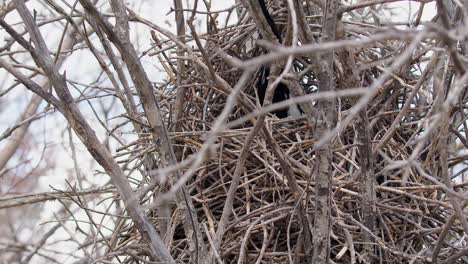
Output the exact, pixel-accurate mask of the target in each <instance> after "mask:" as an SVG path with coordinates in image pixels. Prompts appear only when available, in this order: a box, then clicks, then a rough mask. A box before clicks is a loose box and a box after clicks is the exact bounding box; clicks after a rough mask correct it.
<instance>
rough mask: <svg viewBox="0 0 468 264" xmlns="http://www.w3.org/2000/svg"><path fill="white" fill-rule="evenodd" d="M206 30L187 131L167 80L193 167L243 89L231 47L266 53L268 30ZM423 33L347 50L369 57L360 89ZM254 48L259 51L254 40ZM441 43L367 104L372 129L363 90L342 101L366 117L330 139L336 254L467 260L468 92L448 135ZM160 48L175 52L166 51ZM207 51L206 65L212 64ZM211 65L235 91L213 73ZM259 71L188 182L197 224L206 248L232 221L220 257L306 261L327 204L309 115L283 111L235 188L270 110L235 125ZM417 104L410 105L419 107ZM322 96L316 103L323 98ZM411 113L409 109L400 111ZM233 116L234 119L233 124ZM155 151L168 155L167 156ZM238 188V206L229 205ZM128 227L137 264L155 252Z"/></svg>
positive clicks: (190, 63)
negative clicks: (467, 169)
mask: <svg viewBox="0 0 468 264" xmlns="http://www.w3.org/2000/svg"><path fill="white" fill-rule="evenodd" d="M367 29H368V28H366V30H367ZM372 34H373V32H371V31H368V32H364V27H360V26H356V25H353V26H349V27H347V28H346V38H347V39H348V40H355V41H359V40H361V39H364V38H370V37H371V36H372ZM199 38H200V39H202V40H203V41H204V42H203V44H202V46H201V47H198V49H196V50H193V51H192V53H191V55H190V56H193V55H197V56H198V57H197V58H194V57H190V56H188V57H185V58H184V60H185V71H184V72H183V73H180V74H179V75H178V76H179V77H178V78H182V79H183V80H182V82H181V83H180V85H181V87H182V86H183V87H185V95H184V98H185V99H184V110H183V116H182V118H181V119H180V120H178V121H177V123H178V129H177V130H176V129H175V127H176V125H177V124H176V122H175V121H174V120H172V119H171V118H170V117H172V116H173V112H172V111H173V108H172V107H173V105H174V102H175V100H176V93H177V89H175V84H174V82H173V80H170V79H169V80H168V81H167V82H166V83H163V84H158V85H157V86H158V87H159V88H160V89H158V92H157V96H158V98H160V102H161V105H160V107H161V110H162V111H163V113H165V115H166V117H167V119H168V120H169V123H171V125H170V126H169V127H170V130H171V131H173V132H171V133H170V135H171V137H172V143H173V145H174V147H175V152H176V155H177V158H178V160H179V161H180V160H189V161H191V162H195V161H193V159H194V157H197V155H202V154H200V152H201V151H202V150H203V148H204V146H205V144H206V142H207V138H208V137H210V136H213V134H211V132H210V131H211V130H212V129H213V127H214V124H215V123H216V121H217V120H218V118H219V116H220V115H221V113H222V111H223V109H224V108H225V107H226V101H227V99H228V97H229V96H230V92H231V91H232V90H231V91H229V90H226V88H225V87H231V89H233V87H235V86H236V84H237V82H238V81H239V78H241V75H242V72H243V71H242V70H240V69H238V68H235V67H233V66H232V62H231V61H229V59H225V58H226V57H229V56H233V57H236V58H241V59H243V60H247V59H249V58H252V57H254V56H258V55H261V53H262V51H261V50H260V49H259V48H258V46H256V45H255V41H256V40H257V37H256V28H255V27H254V25H253V21H252V20H251V19H244V20H241V22H239V24H238V25H235V26H228V27H226V28H216V30H215V31H212V32H209V33H208V34H206V35H202V36H200V37H199ZM411 40H412V39H410V40H408V39H404V40H391V41H389V40H382V41H378V43H379V45H381V48H376V46H372V47H367V46H362V47H358V48H353V49H349V52H350V53H351V54H352V56H353V57H354V59H355V60H356V62H357V64H358V65H360V66H361V68H360V69H359V79H360V80H361V83H360V85H362V86H371V85H372V84H373V83H374V82H376V81H377V80H379V78H383V77H382V75H384V74H385V72H386V67H388V66H389V65H390V64H391V62H392V60H391V59H390V58H391V57H390V55H389V54H393V55H394V56H398V55H399V54H402V53H403V52H404V51H405V49H406V48H407V46H408V45H409V44H408V43H410V42H411ZM193 45H195V44H193ZM250 45H252V48H251V49H248V48H246V47H247V46H250ZM431 45H433V42H431V41H430V39H429V40H427V42H425V41H422V42H421V43H420V44H419V45H417V46H416V47H415V49H414V52H412V56H413V57H412V58H411V59H409V60H408V62H406V64H405V65H403V66H402V67H401V68H400V69H398V70H396V71H394V72H393V73H392V76H390V77H389V78H387V79H385V80H384V82H383V83H382V85H381V86H380V90H379V92H377V93H376V94H375V95H374V96H373V97H372V99H371V100H370V101H369V102H368V103H367V104H366V106H365V107H364V108H363V109H364V111H361V113H364V112H365V115H366V116H367V118H368V123H367V125H366V126H365V129H364V130H363V129H362V124H363V123H362V122H361V120H362V118H361V115H357V114H356V113H355V112H354V110H353V109H354V108H353V107H354V106H355V105H356V104H357V102H358V99H359V98H350V97H340V98H338V99H337V104H336V111H337V122H336V124H337V125H339V124H340V122H341V121H342V120H344V119H346V118H347V117H349V116H350V115H354V116H355V117H354V120H356V121H355V122H351V123H349V124H347V125H346V126H344V127H342V129H340V130H339V131H335V130H333V131H334V132H333V131H329V133H335V132H336V135H335V137H334V138H333V139H332V140H331V141H330V144H329V148H330V149H329V150H330V152H329V153H330V155H331V158H330V162H331V164H330V167H331V172H332V175H330V177H331V180H332V181H331V186H330V191H331V193H330V196H331V203H330V207H331V223H330V225H331V232H330V256H331V259H332V261H334V262H336V263H361V262H366V261H376V260H377V261H378V260H380V263H432V262H435V259H432V257H433V256H434V255H435V256H438V259H439V260H444V261H445V262H444V263H448V262H452V263H462V262H463V260H462V258H463V257H464V258H466V255H465V256H464V254H465V253H466V248H467V244H466V234H465V233H464V229H463V221H465V222H466V220H461V219H459V216H460V214H462V215H463V208H464V207H465V206H466V197H465V198H464V196H463V195H462V194H460V193H463V192H466V186H467V183H466V182H463V181H458V180H455V178H454V177H456V173H455V171H457V166H458V168H459V166H460V164H463V159H464V158H463V155H462V154H461V152H460V147H459V144H461V143H460V141H459V140H457V139H456V138H457V133H460V131H459V129H458V127H457V126H458V125H459V123H454V122H459V121H460V120H459V119H457V115H458V114H459V113H460V111H462V112H463V110H460V109H463V106H462V104H463V103H464V104H465V106H466V99H463V98H462V99H461V100H459V101H458V103H455V104H454V105H453V106H452V107H451V108H450V111H449V112H448V113H447V114H448V115H447V116H448V118H449V121H448V122H449V126H450V127H451V128H450V129H449V131H448V132H447V133H448V136H447V135H445V138H442V137H443V136H444V133H443V132H442V129H441V128H439V127H438V124H435V123H434V122H433V121H432V120H433V119H434V118H437V110H438V109H439V107H440V106H441V105H443V103H444V102H443V101H442V102H439V101H437V98H436V94H435V92H433V91H432V89H433V88H434V87H432V81H433V79H432V76H435V75H437V74H438V71H439V70H440V69H439V68H438V67H432V66H430V63H428V61H429V60H430V59H431V56H430V54H428V51H429V50H430V46H431ZM202 49H203V52H202ZM162 52H164V49H161V50H160V51H158V52H157V53H158V54H160V53H162ZM222 54H224V55H223V56H221V55H222ZM226 54H228V55H229V56H227V55H226ZM298 58H299V57H298ZM207 59H208V60H207ZM299 59H300V58H299ZM195 60H201V61H202V63H204V64H206V65H207V66H208V67H209V68H210V70H209V71H207V69H206V68H203V67H201V66H200V64H199V63H196V62H195ZM342 64H343V63H341V64H340V63H339V62H338V63H337V65H336V66H335V76H336V83H337V84H338V86H340V85H341V86H343V83H345V82H346V80H345V79H343V78H344V77H342V76H345V75H343V69H341V68H340V65H342ZM302 66H303V68H302V69H301V70H302V71H306V72H309V73H310V72H311V71H310V68H307V66H308V65H305V64H304V63H303V64H302ZM430 67H432V68H430ZM174 68H175V67H174ZM449 68H450V67H449ZM210 71H212V74H215V75H216V76H218V78H219V79H221V80H223V82H225V84H227V86H226V85H224V86H222V85H219V81H214V80H213V78H214V77H213V76H210V74H209V72H210ZM257 76H258V74H255V73H254V74H252V75H251V77H250V80H249V81H247V82H246V84H245V85H244V86H243V87H242V89H241V91H240V93H239V95H238V96H237V97H236V98H237V103H236V104H235V106H234V107H233V109H232V110H231V111H230V113H229V116H228V118H227V120H226V122H225V123H227V124H228V125H227V126H224V127H223V129H222V130H220V131H217V133H216V134H215V135H214V136H215V137H216V140H215V144H213V145H212V146H210V150H209V151H208V152H205V153H204V154H203V155H204V156H203V157H202V162H201V164H200V165H199V166H198V167H197V168H195V170H194V172H193V173H192V175H191V176H190V177H189V178H188V181H187V184H186V190H187V193H188V194H189V199H191V200H192V203H193V207H194V208H193V209H194V210H195V211H196V212H195V215H196V217H197V220H198V226H196V227H194V230H196V232H198V233H199V236H200V238H201V240H202V241H200V240H197V241H196V243H197V244H203V245H205V250H206V252H208V251H209V250H210V249H211V248H212V247H213V245H214V244H216V241H215V240H216V233H217V231H218V229H219V225H220V221H223V223H222V224H223V225H224V227H223V229H224V230H223V231H224V232H222V236H221V240H220V241H219V247H216V252H214V253H213V255H214V256H215V258H217V259H218V260H222V261H224V262H225V263H235V262H238V263H241V262H243V263H287V262H289V261H290V260H292V261H293V262H294V263H306V262H307V261H309V260H310V259H311V258H312V256H311V255H310V253H311V250H309V249H307V248H306V246H305V245H306V244H307V243H310V241H309V242H307V241H306V239H305V237H306V235H305V232H310V238H311V239H312V241H313V240H314V236H315V235H316V233H315V232H314V227H315V223H314V214H315V212H316V210H318V209H319V210H320V209H321V208H316V202H315V198H316V195H317V193H316V188H315V184H316V182H315V178H316V173H315V172H316V171H317V147H316V146H317V145H316V144H317V140H319V139H320V138H318V137H317V135H316V133H317V129H316V127H317V124H314V123H312V122H311V119H310V118H307V117H306V116H305V115H304V116H302V117H299V118H285V119H279V118H277V117H275V116H274V115H271V114H270V115H268V116H267V117H266V119H265V120H264V122H263V123H264V124H263V128H262V129H261V130H259V131H258V132H257V134H256V135H255V136H254V138H253V140H252V141H251V143H250V144H249V146H247V147H248V152H247V155H246V159H245V162H244V163H243V164H241V166H242V167H243V170H242V173H241V175H240V176H239V177H240V178H239V182H238V186H237V188H235V190H234V192H232V193H230V192H229V190H230V188H231V185H232V184H233V178H234V177H235V174H236V168H237V166H239V159H241V158H242V157H241V155H243V154H242V153H243V148H245V147H246V145H245V143H246V140H247V138H248V137H249V133H251V130H252V128H253V126H254V124H255V122H256V120H258V119H257V118H258V117H259V115H260V114H258V113H259V112H258V111H257V112H256V113H257V115H254V116H252V118H249V119H245V120H243V122H236V120H239V118H242V117H243V116H245V115H247V114H250V113H252V112H253V111H255V109H258V108H259V107H260V106H259V104H258V103H257V101H258V100H257V99H256V92H255V89H256V88H255V84H256V78H257ZM303 76H304V75H301V77H297V76H296V77H297V78H303ZM308 76H309V78H312V80H308V81H309V83H312V85H311V86H312V88H311V89H309V91H308V93H312V94H313V93H318V92H317V91H316V90H317V89H318V88H317V87H314V83H315V85H316V80H315V79H314V78H315V77H313V76H314V75H313V74H312V73H311V74H309V75H308ZM311 76H312V77H311ZM434 78H435V77H434ZM446 78H449V77H446ZM453 78H455V77H453ZM419 82H422V84H419ZM421 86H423V88H420V87H421ZM348 88H352V87H348ZM179 89H180V87H179ZM343 89H344V88H343ZM434 89H435V88H434ZM465 96H466V95H465ZM465 98H466V97H465ZM408 100H412V103H409V104H408ZM463 100H465V101H463ZM312 105H317V104H316V102H315V101H313V102H312ZM402 111H404V114H403V115H400V113H401V112H402ZM465 111H466V110H465ZM465 113H466V112H465ZM397 118H398V119H397ZM437 120H440V119H437ZM456 120H459V121H456ZM233 122H234V123H235V125H229V124H234V123H233ZM389 131H391V133H389ZM268 133H269V135H267V134H268ZM362 133H367V135H368V137H369V139H370V140H369V144H370V146H367V147H369V148H368V149H369V150H370V153H368V154H369V157H370V160H368V163H365V161H363V158H362V157H363V155H364V153H362V148H361V149H360V147H362V146H363V145H365V144H364V142H363V140H362V138H361V134H362ZM444 140H445V142H443V141H444ZM152 142H153V141H141V140H140V141H138V142H137V143H133V144H132V145H131V146H129V147H128V148H129V149H139V148H140V147H141V146H142V145H144V146H145V148H144V149H151V146H150V147H148V144H153V143H152ZM465 143H466V142H465ZM153 147H154V148H153V149H155V148H156V146H153ZM441 148H446V153H442V152H443V151H442V149H441ZM148 155H153V156H154V153H144V154H142V157H143V156H145V157H146V156H148ZM444 155H445V156H444ZM447 155H448V157H447ZM442 159H445V160H446V161H447V162H446V163H444V162H442ZM465 159H466V157H465ZM156 160H159V158H158V154H156ZM190 164H191V163H190V162H188V163H187V164H185V165H184V166H182V165H181V166H180V167H179V169H180V171H181V172H182V173H184V172H185V171H186V170H187V169H188V167H190ZM366 164H367V165H366ZM443 164H445V165H443ZM363 166H367V168H363ZM444 166H445V167H444ZM444 170H445V174H447V173H449V176H448V177H452V180H453V181H450V180H449V182H447V181H446V179H444V178H443V174H444ZM288 173H289V174H291V175H293V177H294V179H295V183H291V179H290V178H288V177H287V174H288ZM369 177H370V179H369ZM146 180H147V181H151V180H148V179H147V178H145V179H142V180H141V181H140V182H139V183H138V184H142V181H146ZM153 187H154V188H153V189H151V190H147V192H146V193H145V194H144V195H143V196H142V197H143V199H142V201H143V203H150V202H151V201H152V200H153V199H154V197H158V196H159V195H160V194H161V193H165V192H166V191H167V190H168V189H170V186H168V185H167V184H158V183H156V184H155V185H154V186H153ZM369 188H371V189H369ZM229 196H231V198H232V203H231V205H232V208H227V209H226V208H225V207H226V204H227V203H226V201H227V199H228V198H229ZM463 199H464V200H463ZM169 207H170V209H171V210H169V211H170V214H169V215H168V216H169V219H165V220H167V226H166V227H164V228H162V227H161V217H162V210H163V209H161V208H162V207H161V208H159V207H158V208H156V209H155V208H154V207H153V209H151V210H150V212H149V213H148V215H149V216H150V217H151V219H152V220H153V222H154V224H155V226H156V227H157V229H158V230H160V231H161V230H162V229H164V230H165V231H164V232H163V231H161V233H162V235H163V240H164V241H165V242H166V244H167V246H168V248H169V249H170V252H171V254H172V256H173V257H174V258H175V259H176V260H177V261H179V262H181V263H188V262H191V261H192V263H193V261H194V260H193V258H194V257H193V254H192V252H194V249H193V248H194V247H195V248H197V246H194V245H193V244H192V243H191V240H190V239H188V238H187V232H186V230H185V231H184V225H183V222H184V219H185V218H186V217H187V214H185V213H184V210H185V209H183V208H182V209H180V208H179V209H176V208H178V207H177V206H172V207H171V206H169ZM223 210H227V211H230V214H229V215H230V216H229V217H228V219H227V220H226V219H222V215H223ZM457 210H459V211H458V213H457ZM460 210H461V211H460ZM119 228H120V229H118V230H115V231H116V232H117V231H118V232H117V233H119V234H120V235H121V238H119V241H118V242H117V243H116V244H117V245H120V246H118V247H116V252H127V253H128V252H133V253H132V254H129V255H127V256H128V260H129V261H130V262H131V260H133V261H138V259H141V258H143V257H141V256H144V255H145V254H148V255H150V253H149V252H150V251H149V250H148V249H147V248H146V247H145V245H144V244H142V243H143V242H142V240H140V239H138V238H137V237H135V236H133V234H134V231H132V230H133V228H131V227H127V228H125V225H121V226H120V227H119ZM200 248H201V247H200ZM201 252H202V251H198V253H201ZM206 252H205V253H206ZM434 252H437V253H436V254H434ZM457 261H458V262H457Z"/></svg>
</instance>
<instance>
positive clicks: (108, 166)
mask: <svg viewBox="0 0 468 264" xmlns="http://www.w3.org/2000/svg"><path fill="white" fill-rule="evenodd" d="M14 3H15V6H16V10H17V11H18V13H19V14H20V16H21V18H22V20H23V22H24V23H25V26H26V28H27V30H28V32H29V34H30V36H31V39H32V40H33V42H34V44H35V47H36V49H34V48H32V47H29V49H28V51H29V52H30V53H31V55H32V57H33V59H34V61H35V62H36V64H38V65H39V66H40V67H41V68H42V69H43V70H44V72H45V74H46V75H47V77H48V78H49V81H50V82H51V84H52V85H53V87H54V89H55V91H56V93H57V95H58V96H59V98H60V100H61V101H62V102H63V110H64V116H65V117H66V119H67V120H68V122H69V123H70V125H71V126H72V128H73V130H74V131H75V133H76V134H77V135H78V136H79V138H80V140H81V141H82V142H83V144H85V146H86V148H87V149H88V151H89V152H90V154H91V155H92V156H93V157H94V159H95V160H96V161H97V162H98V163H99V164H100V165H101V166H102V167H103V168H104V169H105V170H106V172H107V173H108V174H109V176H111V178H112V180H113V182H114V184H115V185H116V187H117V189H118V190H119V193H120V195H121V197H122V200H123V201H124V202H125V204H126V208H127V210H128V212H129V214H130V216H131V217H132V219H133V220H134V223H135V226H136V227H137V228H138V230H139V231H140V233H141V235H142V236H143V237H144V238H145V239H146V240H147V241H148V243H149V244H150V248H151V252H152V254H153V257H154V258H156V259H158V260H160V261H167V262H170V263H174V260H173V259H172V257H171V256H170V255H169V252H168V251H167V250H166V248H165V246H164V244H163V243H162V241H161V239H160V237H159V235H158V234H157V232H156V230H155V229H154V227H153V226H152V225H151V223H150V222H149V221H148V219H147V218H146V216H145V215H144V213H143V210H142V208H141V206H140V204H139V202H138V199H137V198H136V196H135V194H134V193H133V190H132V189H131V187H130V185H129V183H128V181H127V179H126V177H125V174H124V172H123V171H122V169H121V168H120V167H119V166H118V164H117V163H116V162H115V160H114V159H113V158H112V156H111V155H110V153H109V152H108V151H107V149H106V147H105V146H104V145H103V144H102V143H101V142H100V141H99V139H98V138H97V136H96V134H95V131H94V130H93V129H92V128H91V127H90V125H89V124H88V123H87V121H86V120H85V118H84V117H83V115H82V114H81V112H80V110H79V108H78V106H77V105H76V103H75V102H74V99H73V97H72V96H71V94H70V91H69V90H68V87H67V84H66V79H65V77H64V76H63V75H61V74H59V73H58V71H57V68H56V67H55V65H54V63H53V60H52V59H51V57H50V55H49V51H48V49H47V46H46V44H45V42H44V39H43V38H42V35H41V33H40V32H39V29H38V28H37V26H36V25H35V24H34V21H33V18H32V16H31V14H30V13H29V11H28V9H27V8H26V5H25V3H24V1H22V0H15V1H14ZM23 81H24V80H22V82H23Z"/></svg>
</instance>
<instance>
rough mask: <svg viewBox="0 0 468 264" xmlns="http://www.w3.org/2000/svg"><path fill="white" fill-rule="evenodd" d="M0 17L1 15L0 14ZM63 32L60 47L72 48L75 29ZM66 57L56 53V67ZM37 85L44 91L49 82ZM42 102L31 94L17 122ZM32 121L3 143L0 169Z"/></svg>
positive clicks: (31, 112) (15, 148)
mask: <svg viewBox="0 0 468 264" xmlns="http://www.w3.org/2000/svg"><path fill="white" fill-rule="evenodd" d="M10 5H11V6H13V2H10ZM0 17H3V16H2V15H1V14H0ZM66 33H67V34H65V39H64V40H63V45H62V49H63V50H70V49H72V48H73V46H74V45H75V44H76V43H77V42H76V34H75V33H76V30H69V31H67V32H66ZM65 59H66V57H65V56H63V55H58V56H57V57H56V65H57V67H59V68H60V66H61V65H62V64H63V62H64V61H65ZM39 85H40V86H41V87H42V89H43V90H44V91H48V90H49V89H50V85H49V82H48V80H47V79H46V78H43V79H41V80H40V82H39ZM41 102H42V98H41V97H40V96H37V95H33V96H32V98H31V100H30V101H29V104H28V106H27V107H26V109H25V110H24V112H23V114H22V115H21V117H20V119H19V120H18V123H21V122H22V121H23V120H26V119H28V118H30V117H32V116H33V115H35V114H36V112H37V109H38V108H39V105H40V103H41ZM31 123H32V120H31V121H30V122H26V123H24V124H22V125H21V127H20V128H19V129H17V130H15V131H14V132H13V133H12V135H11V136H10V137H9V140H8V141H7V143H6V144H5V146H4V148H3V149H2V150H1V151H0V153H1V154H0V171H2V170H3V169H4V167H5V166H6V164H7V163H8V161H9V160H10V159H11V157H12V156H13V154H14V153H15V152H16V150H17V149H18V147H19V145H20V143H21V141H22V139H23V137H24V135H25V134H26V132H27V131H28V128H29V125H30V124H31Z"/></svg>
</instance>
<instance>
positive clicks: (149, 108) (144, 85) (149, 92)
mask: <svg viewBox="0 0 468 264" xmlns="http://www.w3.org/2000/svg"><path fill="white" fill-rule="evenodd" d="M80 2H81V4H82V5H83V7H84V8H85V9H86V10H87V11H88V12H89V13H90V14H91V15H92V16H94V18H95V19H96V21H97V22H98V24H99V25H100V26H101V27H102V29H103V31H104V32H105V33H106V35H107V36H108V38H109V39H110V40H111V41H112V42H113V43H114V44H115V45H116V47H117V49H118V50H119V52H120V53H121V55H122V58H123V60H124V61H125V63H126V64H127V66H128V69H129V72H130V75H131V77H132V80H133V82H134V83H135V87H136V89H137V91H138V93H139V95H140V100H141V102H142V104H143V108H144V110H145V113H146V117H147V118H148V122H149V123H150V125H151V128H152V132H153V133H155V134H157V135H158V137H159V138H158V139H159V140H158V139H156V138H154V140H155V143H156V144H157V145H161V147H162V154H163V160H164V161H165V163H166V164H167V165H172V164H176V157H175V153H174V150H173V146H172V143H171V140H170V137H169V135H168V132H167V128H166V125H165V123H164V120H163V117H162V113H161V110H160V108H159V104H158V102H157V101H156V99H155V97H154V94H153V86H152V84H151V82H150V80H149V79H148V76H147V75H146V72H145V71H144V69H143V66H142V65H141V62H140V61H139V57H138V54H137V53H136V51H135V49H134V47H133V45H132V44H131V43H130V40H129V38H128V32H127V29H126V27H127V26H128V25H120V24H121V23H128V18H127V14H126V10H125V5H124V4H123V2H121V1H120V0H113V2H114V3H113V8H114V9H116V10H117V13H118V15H119V16H124V17H123V18H120V20H119V21H120V22H119V23H118V24H117V27H119V28H120V29H118V30H117V31H118V32H119V34H116V33H115V32H114V30H113V28H112V25H110V24H109V22H108V21H107V20H106V19H105V18H104V17H103V16H102V15H101V14H100V13H99V12H98V11H97V10H96V8H95V6H94V5H92V4H91V3H90V2H89V0H80ZM164 176H165V177H167V175H164ZM176 176H177V177H176V179H179V178H180V175H179V172H178V171H176ZM176 197H177V201H178V204H179V206H180V208H181V209H182V210H183V211H184V213H185V216H184V218H183V223H184V230H185V233H186V236H187V238H188V239H189V244H190V247H189V248H190V249H191V251H195V252H192V253H193V254H194V255H195V256H196V257H195V259H196V260H197V261H198V259H199V257H203V256H204V255H205V254H204V251H205V249H204V248H205V247H204V244H203V240H202V239H201V232H200V226H199V225H198V220H197V217H196V211H195V208H194V206H193V203H192V201H191V199H190V197H189V195H188V193H187V190H186V187H185V185H184V186H182V192H178V193H177V195H176Z"/></svg>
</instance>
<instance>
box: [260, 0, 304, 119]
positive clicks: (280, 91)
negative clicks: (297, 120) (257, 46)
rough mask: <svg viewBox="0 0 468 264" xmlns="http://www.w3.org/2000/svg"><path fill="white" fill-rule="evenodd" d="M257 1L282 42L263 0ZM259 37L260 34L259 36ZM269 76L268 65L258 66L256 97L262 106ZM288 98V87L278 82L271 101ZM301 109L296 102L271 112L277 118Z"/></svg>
mask: <svg viewBox="0 0 468 264" xmlns="http://www.w3.org/2000/svg"><path fill="white" fill-rule="evenodd" d="M258 3H259V4H260V7H261V9H262V13H263V15H264V16H265V18H266V20H267V22H268V25H269V26H270V28H271V31H272V32H273V34H274V35H275V36H276V38H277V39H278V42H279V43H282V42H283V38H282V37H281V34H280V32H279V30H278V28H277V27H276V24H275V22H274V21H273V18H272V17H271V15H270V13H269V12H268V9H267V7H266V4H265V1H264V0H258ZM260 37H261V36H260ZM269 76H270V67H268V66H262V67H261V68H260V77H259V80H258V82H257V85H256V86H257V92H258V97H259V100H260V105H262V106H263V101H264V99H265V93H266V90H267V87H268V77H269ZM289 98H290V92H289V88H288V86H287V85H285V84H284V83H279V84H278V86H277V87H276V89H275V92H274V94H273V99H272V103H278V102H281V101H284V100H287V99H289ZM301 113H302V111H301V110H300V108H299V107H298V106H297V105H296V104H292V105H290V106H289V107H288V108H286V109H279V110H276V111H273V114H275V115H276V116H277V117H278V118H286V117H288V116H300V115H301Z"/></svg>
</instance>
